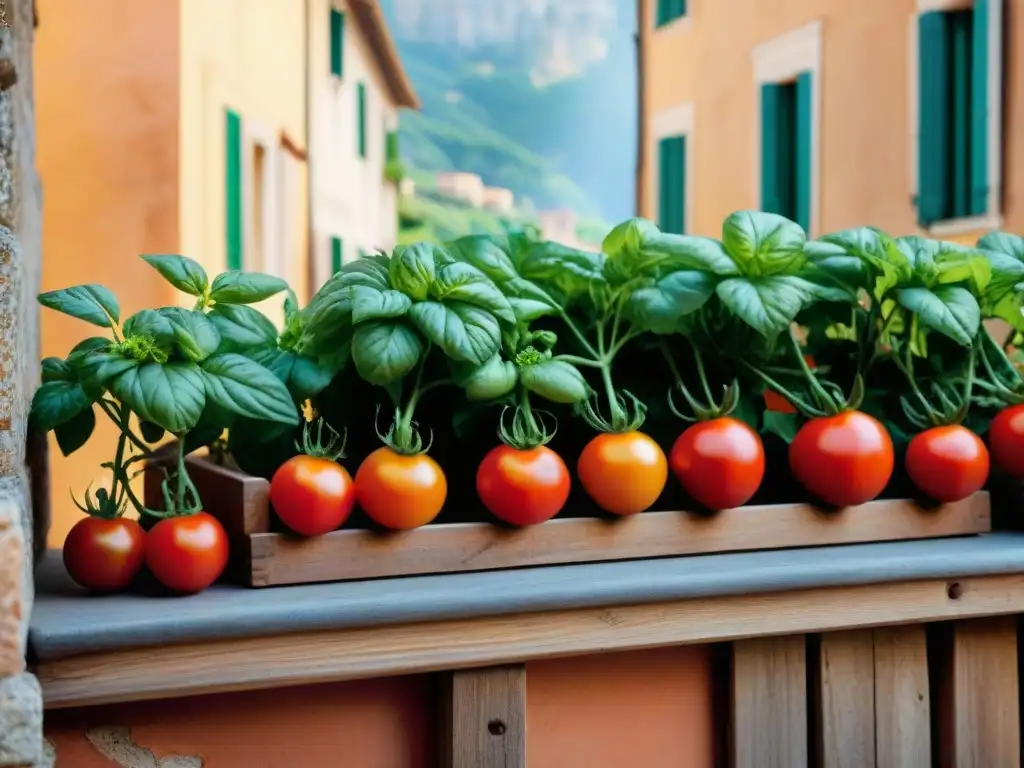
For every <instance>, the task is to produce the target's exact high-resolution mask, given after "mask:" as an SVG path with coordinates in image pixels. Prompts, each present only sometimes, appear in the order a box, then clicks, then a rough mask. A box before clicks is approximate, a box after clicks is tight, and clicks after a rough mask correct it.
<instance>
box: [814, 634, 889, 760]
mask: <svg viewBox="0 0 1024 768" xmlns="http://www.w3.org/2000/svg"><path fill="white" fill-rule="evenodd" d="M874 656H875V653H874V637H873V635H872V632H871V630H870V629H861V630H852V631H849V632H829V633H826V634H824V635H822V636H821V642H820V646H819V652H818V654H817V659H816V661H817V669H816V670H814V671H815V675H814V678H815V679H814V687H815V691H814V693H815V702H814V703H815V708H816V711H815V713H814V717H813V718H812V721H813V722H814V723H815V726H816V728H817V729H818V732H817V733H816V734H815V738H814V743H815V745H816V747H817V750H818V764H819V765H820V766H821V767H822V768H873V766H874V764H875V686H874V679H875V659H874Z"/></svg>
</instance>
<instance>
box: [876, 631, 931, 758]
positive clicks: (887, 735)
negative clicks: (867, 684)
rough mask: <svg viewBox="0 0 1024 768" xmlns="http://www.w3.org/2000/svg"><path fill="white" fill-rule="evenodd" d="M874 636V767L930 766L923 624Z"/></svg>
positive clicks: (926, 669) (926, 655) (878, 632)
mask: <svg viewBox="0 0 1024 768" xmlns="http://www.w3.org/2000/svg"><path fill="white" fill-rule="evenodd" d="M873 634H874V651H875V652H874V665H875V669H874V684H875V765H876V766H877V768H931V764H932V745H931V704H930V697H929V683H928V648H927V642H926V638H925V628H924V625H922V624H913V625H909V626H905V627H880V628H878V629H875V630H873Z"/></svg>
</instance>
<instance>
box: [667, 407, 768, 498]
mask: <svg viewBox="0 0 1024 768" xmlns="http://www.w3.org/2000/svg"><path fill="white" fill-rule="evenodd" d="M668 460H669V466H670V467H671V468H672V474H674V475H675V476H676V478H677V479H678V480H679V482H680V484H681V485H682V486H683V488H685V489H686V492H687V493H688V494H690V496H692V497H693V498H694V500H695V501H697V502H699V503H700V504H703V505H704V506H705V507H707V508H708V509H732V508H733V507H741V506H743V505H744V504H746V503H747V502H748V501H750V497H751V496H753V495H754V494H755V493H756V492H757V489H758V488H760V487H761V480H763V479H764V446H763V445H762V444H761V438H760V437H759V436H758V434H757V432H755V431H754V430H752V429H751V428H750V427H748V426H747V425H746V424H744V423H743V422H742V421H740V420H739V419H734V418H731V417H728V416H724V417H722V418H718V419H712V420H711V421H702V422H700V423H697V424H694V425H693V426H692V427H689V428H688V429H687V430H686V431H685V432H683V434H681V435H680V436H679V439H678V440H676V443H675V445H673V446H672V451H671V453H670V454H669V459H668Z"/></svg>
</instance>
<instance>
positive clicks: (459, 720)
mask: <svg viewBox="0 0 1024 768" xmlns="http://www.w3.org/2000/svg"><path fill="white" fill-rule="evenodd" d="M443 712H444V724H443V728H444V732H443V733H442V740H441V752H442V760H441V766H442V768H484V766H486V768H525V766H526V668H525V667H524V666H522V665H515V666H509V667H491V668H485V669H466V670H460V671H456V672H449V673H446V674H445V685H444V702H443Z"/></svg>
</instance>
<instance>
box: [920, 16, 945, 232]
mask: <svg viewBox="0 0 1024 768" xmlns="http://www.w3.org/2000/svg"><path fill="white" fill-rule="evenodd" d="M949 42H950V35H949V19H948V16H947V15H946V14H944V13H941V12H938V11H933V12H929V13H923V14H921V15H920V16H919V17H918V49H919V58H918V84H919V85H918V90H919V99H920V105H919V110H918V155H917V218H918V222H919V223H920V224H921V225H922V226H927V225H929V224H931V223H933V222H936V221H941V220H942V219H946V218H949V215H950V212H951V210H952V200H951V191H952V170H953V169H952V167H951V163H950V160H951V158H950V106H951V105H950V95H951V92H952V88H951V86H952V83H951V82H950V80H951V78H950V74H951V67H950V44H949Z"/></svg>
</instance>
